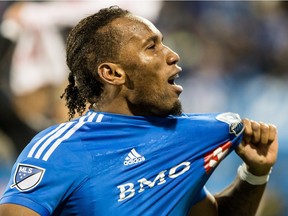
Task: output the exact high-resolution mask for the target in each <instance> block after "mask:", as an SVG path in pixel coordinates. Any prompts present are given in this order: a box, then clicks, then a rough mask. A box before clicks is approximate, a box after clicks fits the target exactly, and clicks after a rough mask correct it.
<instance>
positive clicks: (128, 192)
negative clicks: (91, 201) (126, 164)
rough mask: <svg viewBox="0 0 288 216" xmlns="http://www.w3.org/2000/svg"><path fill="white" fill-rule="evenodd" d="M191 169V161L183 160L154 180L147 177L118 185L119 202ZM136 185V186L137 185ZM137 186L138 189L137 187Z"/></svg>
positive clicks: (159, 174) (160, 173)
mask: <svg viewBox="0 0 288 216" xmlns="http://www.w3.org/2000/svg"><path fill="white" fill-rule="evenodd" d="M189 169H190V162H188V161H186V162H182V163H180V164H178V165H176V166H174V167H172V168H171V169H170V170H169V171H168V170H163V171H161V172H159V173H158V174H157V176H156V177H155V178H154V180H153V181H150V180H147V179H146V178H141V179H139V180H137V183H135V184H134V183H132V182H128V183H125V184H122V185H119V186H117V188H118V189H119V191H120V194H119V199H118V202H121V201H123V200H126V199H129V198H132V197H134V196H135V195H136V193H143V192H144V191H145V188H153V187H154V186H160V185H162V184H165V183H166V179H167V178H170V179H175V178H177V177H179V176H181V175H183V174H184V173H185V172H187V171H188V170H189ZM135 185H136V186H135ZM136 187H137V189H136Z"/></svg>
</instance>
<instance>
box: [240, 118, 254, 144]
mask: <svg viewBox="0 0 288 216" xmlns="http://www.w3.org/2000/svg"><path fill="white" fill-rule="evenodd" d="M242 122H243V124H244V135H243V139H244V141H245V142H246V143H250V142H251V138H252V127H251V122H250V120H249V119H243V120H242Z"/></svg>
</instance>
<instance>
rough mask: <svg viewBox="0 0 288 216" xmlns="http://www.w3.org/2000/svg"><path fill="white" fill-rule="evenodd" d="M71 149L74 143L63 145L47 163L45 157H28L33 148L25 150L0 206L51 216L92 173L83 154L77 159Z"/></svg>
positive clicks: (18, 160) (16, 165)
mask: <svg viewBox="0 0 288 216" xmlns="http://www.w3.org/2000/svg"><path fill="white" fill-rule="evenodd" d="M69 144H70V145H69ZM69 146H73V143H67V145H65V144H61V146H60V147H59V148H58V149H57V151H55V152H54V153H53V155H52V156H51V157H50V158H49V160H47V161H45V160H43V157H39V158H37V157H36V156H32V157H27V155H28V152H29V151H31V148H30V147H28V148H27V149H25V150H24V151H23V152H22V153H21V155H20V156H19V158H18V159H17V161H16V163H15V165H14V166H13V168H12V174H11V177H10V180H9V183H8V185H7V188H6V190H5V192H4V194H3V196H2V199H1V201H0V203H1V204H4V203H10V204H18V205H21V206H25V207H27V208H30V209H32V210H34V211H35V212H37V213H38V214H40V215H41V216H43V215H44V216H45V215H51V214H52V212H53V211H55V209H56V208H57V207H58V206H59V205H60V204H61V203H62V202H65V200H66V199H67V198H68V197H69V196H70V195H71V194H72V193H73V192H75V191H76V190H77V189H78V188H79V185H81V184H82V183H83V182H85V181H86V180H87V176H88V174H89V172H90V170H89V168H88V167H89V166H87V165H85V163H83V158H84V155H83V154H81V150H79V152H80V153H79V155H77V154H75V153H73V152H72V151H71V149H70V148H69ZM74 146H77V145H74ZM64 152H65V153H64ZM85 158H87V155H86V156H85Z"/></svg>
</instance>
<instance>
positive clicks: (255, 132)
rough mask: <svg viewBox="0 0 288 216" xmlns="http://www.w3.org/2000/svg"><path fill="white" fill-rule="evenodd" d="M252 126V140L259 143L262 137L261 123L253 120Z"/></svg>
mask: <svg viewBox="0 0 288 216" xmlns="http://www.w3.org/2000/svg"><path fill="white" fill-rule="evenodd" d="M251 128H252V139H251V142H252V143H253V144H257V143H259V142H260V139H261V129H260V124H259V123H258V122H256V121H251Z"/></svg>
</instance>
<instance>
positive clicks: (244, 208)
mask: <svg viewBox="0 0 288 216" xmlns="http://www.w3.org/2000/svg"><path fill="white" fill-rule="evenodd" d="M243 122H244V125H245V131H244V136H243V140H242V142H241V144H240V145H239V147H238V148H237V149H236V152H237V154H238V155H239V156H240V157H241V158H242V160H243V161H244V162H245V163H246V164H247V170H248V172H249V173H251V174H253V175H254V176H265V175H268V174H269V172H270V170H271V168H272V166H273V165H274V163H275V162H276V159H277V152H278V139H277V129H276V127H275V126H274V125H268V124H264V123H258V122H255V121H250V120H248V119H244V120H243ZM265 187H266V183H261V184H256V185H255V184H251V182H250V183H248V182H247V181H245V180H242V179H241V178H239V176H237V178H236V179H235V181H234V182H233V183H232V184H231V185H230V186H228V187H227V188H226V189H225V190H224V191H222V192H221V193H219V194H216V195H215V196H211V195H208V196H207V198H206V199H205V200H203V201H201V202H199V203H198V204H196V205H195V206H193V207H192V208H191V210H190V215H194V216H197V215H207V216H208V215H211V216H212V215H220V216H222V215H223V216H225V215H235V216H236V215H246V216H250V215H251V216H254V215H255V214H256V212H257V209H258V206H259V204H260V201H261V198H262V195H263V193H264V190H265Z"/></svg>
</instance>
